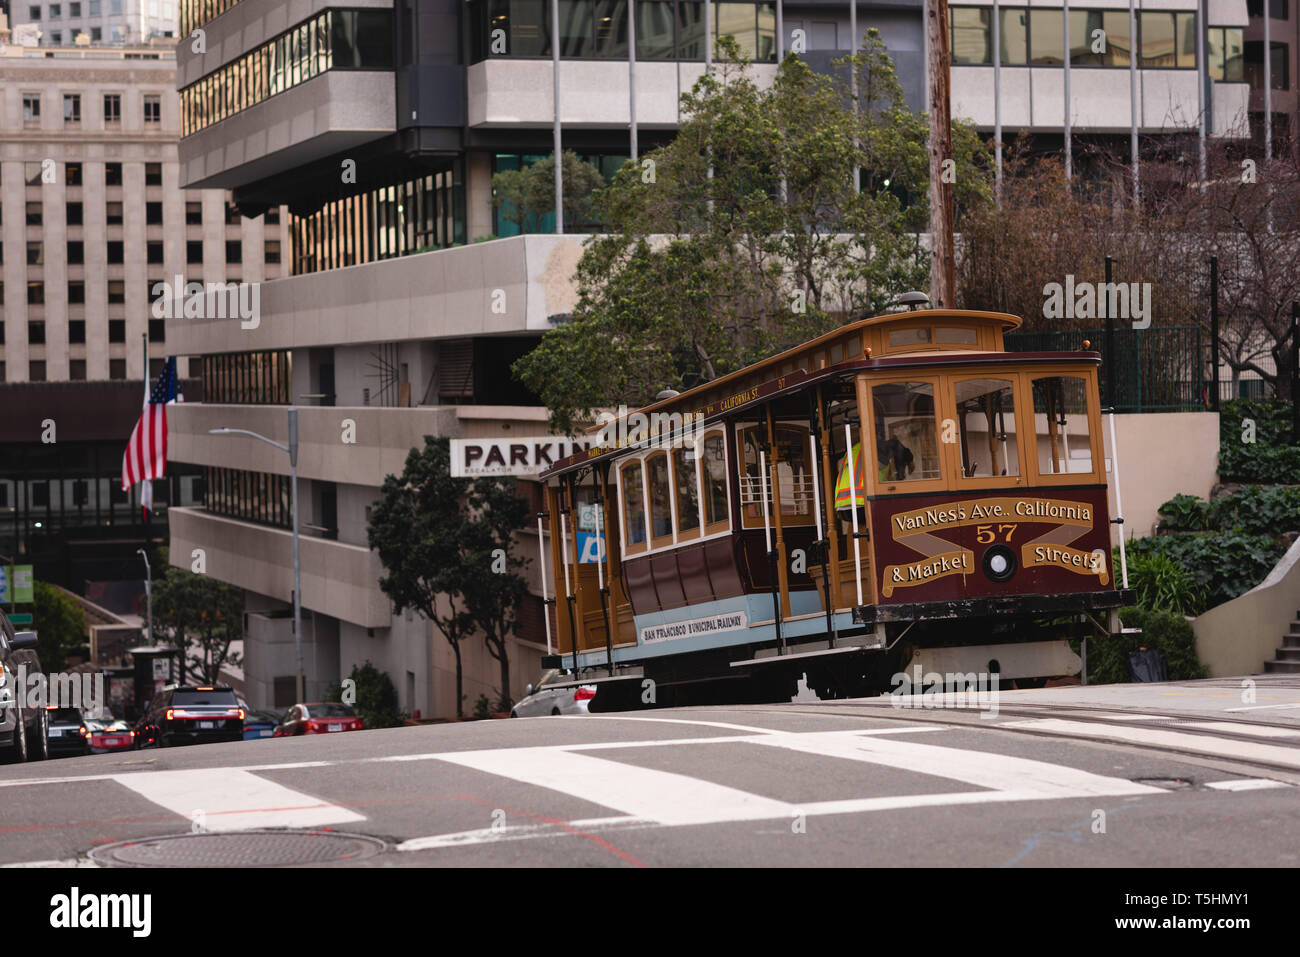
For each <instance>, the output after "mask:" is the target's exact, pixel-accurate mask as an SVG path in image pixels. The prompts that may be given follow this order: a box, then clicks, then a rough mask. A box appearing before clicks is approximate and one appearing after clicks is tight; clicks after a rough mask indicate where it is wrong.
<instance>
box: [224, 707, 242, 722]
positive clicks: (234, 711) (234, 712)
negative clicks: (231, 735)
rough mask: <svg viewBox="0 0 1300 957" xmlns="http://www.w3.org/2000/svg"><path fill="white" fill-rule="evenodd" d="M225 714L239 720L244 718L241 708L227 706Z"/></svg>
mask: <svg viewBox="0 0 1300 957" xmlns="http://www.w3.org/2000/svg"><path fill="white" fill-rule="evenodd" d="M226 714H228V715H230V716H231V717H234V718H238V719H239V720H240V721H243V720H244V709H243V708H227V709H226Z"/></svg>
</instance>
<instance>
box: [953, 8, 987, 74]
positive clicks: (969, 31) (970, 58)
mask: <svg viewBox="0 0 1300 957" xmlns="http://www.w3.org/2000/svg"><path fill="white" fill-rule="evenodd" d="M948 19H949V21H950V24H951V30H952V33H951V39H950V41H949V44H950V48H951V51H952V53H951V56H952V63H953V66H960V65H962V64H982V63H992V62H993V56H992V52H991V48H992V45H993V44H992V23H993V11H992V10H989V9H984V8H977V7H950V8H949V17H948Z"/></svg>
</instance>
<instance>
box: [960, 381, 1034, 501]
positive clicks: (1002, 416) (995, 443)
mask: <svg viewBox="0 0 1300 957" xmlns="http://www.w3.org/2000/svg"><path fill="white" fill-rule="evenodd" d="M953 391H954V394H955V395H954V397H955V398H956V404H957V431H958V433H959V435H960V438H961V468H962V475H963V477H965V478H989V477H991V476H1002V475H1019V474H1020V448H1019V446H1018V445H1017V443H1016V410H1015V404H1014V402H1013V396H1014V392H1015V388H1014V384H1013V382H1012V381H1011V380H1010V379H961V380H959V381H957V382H955V383H953Z"/></svg>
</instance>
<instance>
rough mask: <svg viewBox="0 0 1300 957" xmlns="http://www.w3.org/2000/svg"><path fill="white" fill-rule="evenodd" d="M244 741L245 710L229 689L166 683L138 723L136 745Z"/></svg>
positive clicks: (161, 745)
mask: <svg viewBox="0 0 1300 957" xmlns="http://www.w3.org/2000/svg"><path fill="white" fill-rule="evenodd" d="M242 740H244V709H243V708H242V707H240V705H239V699H238V698H236V697H235V692H234V691H232V690H231V689H230V688H227V687H221V686H213V685H167V686H166V687H164V688H163V689H162V691H160V692H158V693H157V694H156V695H154V697H153V700H152V701H150V702H149V708H148V710H147V711H145V713H144V715H143V717H141V718H140V720H139V721H137V722H136V725H135V740H134V742H133V744H134V746H135V747H136V748H147V747H157V748H171V747H176V746H177V745H182V744H213V743H217V742H221V741H242Z"/></svg>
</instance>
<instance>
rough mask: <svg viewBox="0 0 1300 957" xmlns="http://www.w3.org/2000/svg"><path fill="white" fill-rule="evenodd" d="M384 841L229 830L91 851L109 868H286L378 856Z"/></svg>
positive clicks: (328, 834) (324, 833)
mask: <svg viewBox="0 0 1300 957" xmlns="http://www.w3.org/2000/svg"><path fill="white" fill-rule="evenodd" d="M384 847H385V844H384V842H383V841H381V840H378V839H377V838H373V837H366V836H364V835H361V834H342V833H337V834H336V833H332V832H327V831H229V832H221V833H215V834H213V833H204V832H199V833H195V834H173V835H171V836H168V837H151V838H145V839H143V840H139V841H122V842H121V843H119V844H109V845H106V846H104V847H97V848H95V849H94V850H93V851H91V852H90V858H91V860H93V861H94V862H95V863H97V864H100V865H103V866H105V867H284V866H286V865H289V864H329V863H332V862H334V861H360V860H364V859H366V858H368V857H374V856H375V855H376V854H378V853H379V852H380V851H382V850H383V849H384Z"/></svg>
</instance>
